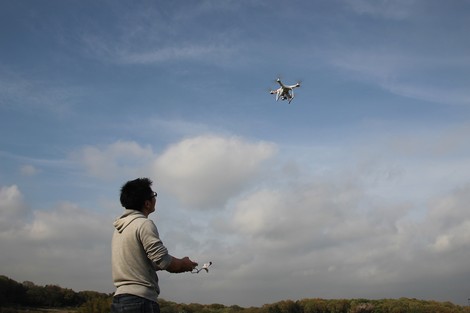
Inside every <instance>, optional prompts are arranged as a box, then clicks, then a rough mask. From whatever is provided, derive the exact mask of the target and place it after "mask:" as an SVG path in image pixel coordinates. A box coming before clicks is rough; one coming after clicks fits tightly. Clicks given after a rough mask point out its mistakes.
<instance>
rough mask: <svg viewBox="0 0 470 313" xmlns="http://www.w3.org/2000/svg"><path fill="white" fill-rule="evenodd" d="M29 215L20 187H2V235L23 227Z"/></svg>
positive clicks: (0, 203) (0, 226)
mask: <svg viewBox="0 0 470 313" xmlns="http://www.w3.org/2000/svg"><path fill="white" fill-rule="evenodd" d="M29 213H30V211H29V209H28V207H27V206H26V205H25V203H24V200H23V195H22V194H21V192H20V190H19V188H18V186H16V185H12V186H2V187H0V233H1V232H10V231H14V230H15V229H17V228H21V227H23V226H24V224H25V219H26V218H27V217H28V215H29Z"/></svg>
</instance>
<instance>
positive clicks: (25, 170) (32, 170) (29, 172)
mask: <svg viewBox="0 0 470 313" xmlns="http://www.w3.org/2000/svg"><path fill="white" fill-rule="evenodd" d="M20 172H21V175H24V176H34V175H36V174H37V173H39V170H38V169H37V168H36V167H34V166H33V165H31V164H26V165H23V166H21V168H20Z"/></svg>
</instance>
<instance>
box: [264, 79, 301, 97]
mask: <svg viewBox="0 0 470 313" xmlns="http://www.w3.org/2000/svg"><path fill="white" fill-rule="evenodd" d="M276 82H277V83H278V84H279V86H280V87H279V88H278V89H276V90H271V91H270V92H269V93H270V94H272V95H276V101H278V100H279V99H281V100H287V102H289V103H290V102H291V101H292V100H293V99H294V88H297V87H300V82H298V83H296V84H295V85H284V84H283V83H282V82H281V79H280V78H278V79H276Z"/></svg>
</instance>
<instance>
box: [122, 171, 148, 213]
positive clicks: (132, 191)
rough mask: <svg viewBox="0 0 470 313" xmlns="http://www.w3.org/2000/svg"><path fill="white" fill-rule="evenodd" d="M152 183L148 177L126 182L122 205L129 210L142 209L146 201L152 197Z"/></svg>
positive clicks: (123, 188) (123, 189) (123, 187)
mask: <svg viewBox="0 0 470 313" xmlns="http://www.w3.org/2000/svg"><path fill="white" fill-rule="evenodd" d="M152 183H153V182H152V181H151V180H150V179H148V178H137V179H134V180H130V181H128V182H127V183H125V184H124V185H123V186H122V188H121V197H120V200H121V205H122V206H123V207H125V208H126V209H128V210H138V211H141V210H142V209H143V207H144V205H145V201H147V200H149V199H151V198H152V188H151V187H150V186H152Z"/></svg>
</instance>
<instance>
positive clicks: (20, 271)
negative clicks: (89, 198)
mask: <svg viewBox="0 0 470 313" xmlns="http://www.w3.org/2000/svg"><path fill="white" fill-rule="evenodd" d="M111 224H112V218H111V217H109V216H104V215H100V214H97V213H94V212H92V211H91V210H88V209H84V208H80V207H78V206H76V205H74V204H72V203H63V204H60V205H58V206H56V207H54V208H51V209H48V210H30V209H29V208H28V207H27V205H26V204H25V203H24V202H23V200H22V195H21V192H20V191H19V189H18V187H17V186H10V187H2V188H1V189H0V242H2V253H1V254H0V263H1V264H2V271H3V274H5V275H8V276H10V275H11V277H12V278H13V279H16V280H18V281H23V280H29V281H34V282H35V283H38V284H51V283H59V284H60V285H61V286H63V287H68V288H74V289H75V290H77V291H78V290H81V288H83V286H92V285H100V286H106V283H107V282H108V283H109V284H110V285H111V283H110V282H109V280H110V268H109V266H108V264H109V262H110V260H109V259H110V256H109V245H110V239H111V235H112V225H111ZM106 225H107V226H106ZM32 260H34V261H32ZM103 280H104V282H103ZM110 287H111V286H110ZM91 288H92V287H91ZM101 288H102V287H101Z"/></svg>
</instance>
